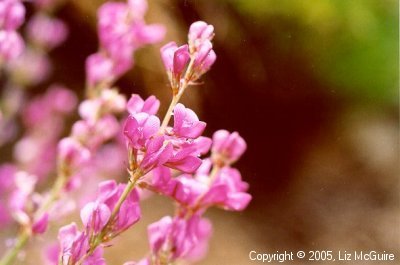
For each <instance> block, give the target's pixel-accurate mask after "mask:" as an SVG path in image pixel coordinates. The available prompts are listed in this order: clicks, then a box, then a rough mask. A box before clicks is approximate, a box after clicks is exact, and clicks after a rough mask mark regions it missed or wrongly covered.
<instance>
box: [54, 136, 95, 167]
mask: <svg viewBox="0 0 400 265" xmlns="http://www.w3.org/2000/svg"><path fill="white" fill-rule="evenodd" d="M58 157H59V159H60V161H62V162H63V163H65V164H66V165H68V166H70V167H72V168H77V167H80V166H82V165H83V164H84V163H86V162H87V161H88V160H89V159H90V151H89V150H88V149H86V148H85V147H83V146H82V145H81V144H80V143H79V142H78V141H76V140H75V139H73V138H71V137H66V138H64V139H62V140H61V141H60V142H59V144H58Z"/></svg>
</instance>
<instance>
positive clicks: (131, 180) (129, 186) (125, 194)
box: [110, 170, 143, 221]
mask: <svg viewBox="0 0 400 265" xmlns="http://www.w3.org/2000/svg"><path fill="white" fill-rule="evenodd" d="M130 174H131V177H130V178H129V181H128V183H127V184H126V186H125V189H124V191H123V192H122V194H121V197H119V200H118V202H117V204H116V205H115V207H114V209H113V211H112V213H111V216H110V221H112V220H113V219H114V218H115V216H116V215H117V214H118V212H119V209H120V208H121V205H122V203H123V202H124V201H125V200H126V198H127V197H128V195H129V193H130V192H131V191H132V190H133V188H135V186H136V183H137V181H138V179H139V178H140V177H141V176H142V175H143V173H142V171H140V170H136V171H135V172H134V173H130Z"/></svg>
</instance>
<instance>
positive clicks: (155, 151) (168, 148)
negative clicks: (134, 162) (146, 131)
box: [139, 135, 173, 173]
mask: <svg viewBox="0 0 400 265" xmlns="http://www.w3.org/2000/svg"><path fill="white" fill-rule="evenodd" d="M164 139H165V138H164V136H163V135H159V136H155V137H153V138H151V139H150V140H149V141H147V143H146V151H145V153H144V155H143V159H142V161H140V166H139V167H140V169H141V170H142V171H143V172H144V173H147V172H149V171H150V170H152V169H153V168H155V167H159V166H161V165H163V164H165V163H166V162H167V161H168V160H169V159H170V158H171V156H172V153H173V147H172V144H171V143H167V144H166V145H164Z"/></svg>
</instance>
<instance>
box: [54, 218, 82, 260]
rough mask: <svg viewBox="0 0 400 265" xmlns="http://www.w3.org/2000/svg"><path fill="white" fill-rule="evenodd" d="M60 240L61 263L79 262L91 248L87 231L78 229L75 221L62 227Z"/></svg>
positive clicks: (59, 233) (59, 235)
mask: <svg viewBox="0 0 400 265" xmlns="http://www.w3.org/2000/svg"><path fill="white" fill-rule="evenodd" d="M58 241H59V242H60V250H61V254H60V255H61V257H60V258H61V263H62V264H66V265H67V264H75V263H76V262H78V261H79V260H80V259H81V258H82V257H83V256H84V255H85V254H86V251H87V250H88V248H89V241H88V237H87V236H86V235H85V233H83V232H80V231H78V228H77V226H76V224H75V223H72V224H69V225H66V226H63V227H61V228H60V230H59V231H58Z"/></svg>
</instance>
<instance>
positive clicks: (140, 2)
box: [86, 0, 165, 87]
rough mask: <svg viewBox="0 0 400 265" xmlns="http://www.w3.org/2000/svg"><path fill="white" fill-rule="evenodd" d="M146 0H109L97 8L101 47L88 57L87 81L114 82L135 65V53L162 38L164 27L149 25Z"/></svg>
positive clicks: (90, 82) (93, 84) (89, 82)
mask: <svg viewBox="0 0 400 265" xmlns="http://www.w3.org/2000/svg"><path fill="white" fill-rule="evenodd" d="M146 11H147V2H146V1H145V0H129V1H127V2H126V3H121V2H109V3H105V4H103V5H102V6H101V7H100V9H99V11H98V19H99V20H98V33H99V38H100V46H101V49H100V50H99V52H97V53H95V54H92V55H91V56H89V57H88V59H87V61H86V74H87V82H88V85H89V86H91V87H96V86H98V85H103V86H104V85H105V86H107V85H108V84H110V83H112V82H113V81H115V80H116V79H117V78H118V77H120V76H121V75H123V74H124V73H126V72H127V71H128V70H129V69H130V68H131V67H132V65H133V56H132V55H133V53H134V51H135V50H137V49H139V48H141V47H142V46H144V45H145V44H151V43H156V42H158V41H160V40H161V39H162V38H163V37H164V34H165V28H164V27H163V26H161V25H158V24H153V25H147V24H146V23H145V21H144V15H145V14H146Z"/></svg>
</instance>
